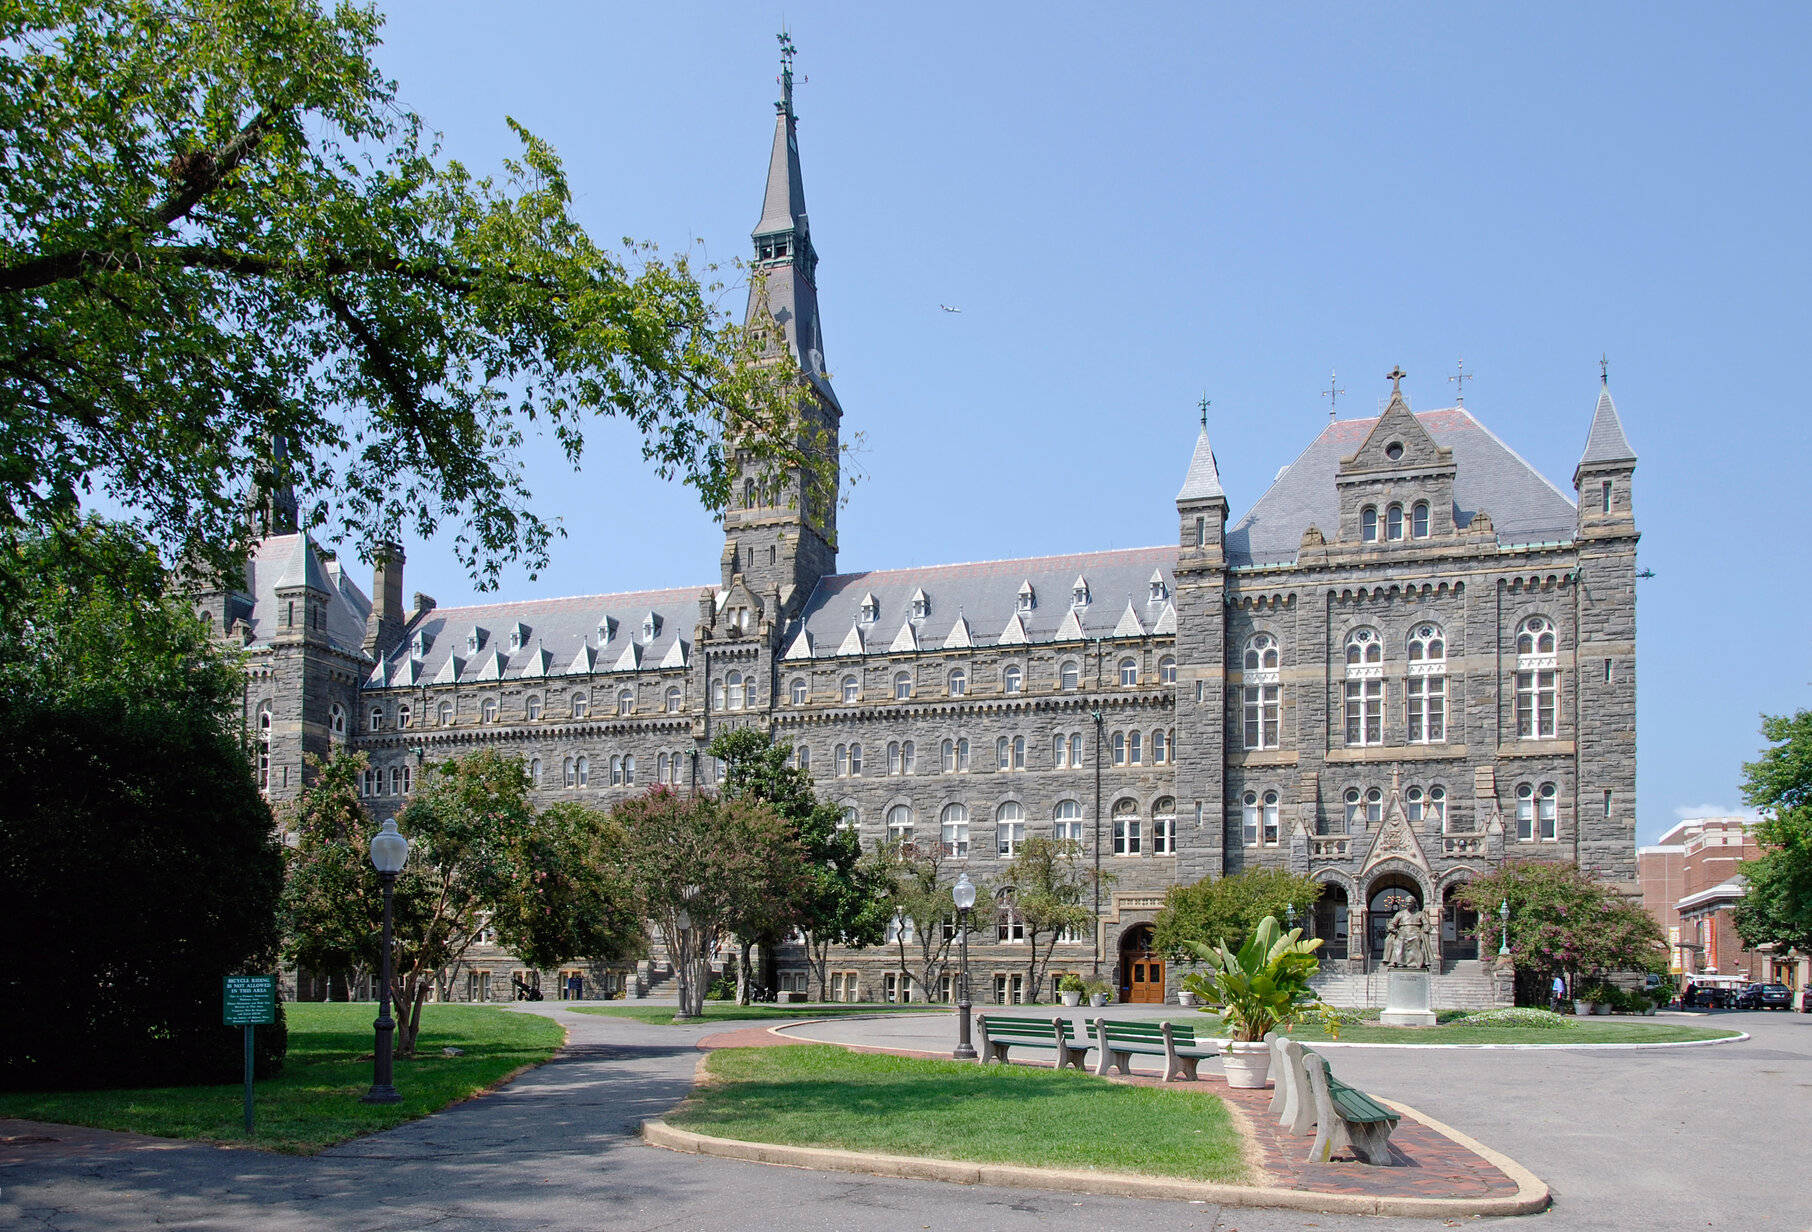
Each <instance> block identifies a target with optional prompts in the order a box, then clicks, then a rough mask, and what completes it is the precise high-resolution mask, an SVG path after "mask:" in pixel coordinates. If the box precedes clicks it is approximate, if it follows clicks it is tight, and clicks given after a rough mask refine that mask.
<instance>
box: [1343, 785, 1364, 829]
mask: <svg viewBox="0 0 1812 1232" xmlns="http://www.w3.org/2000/svg"><path fill="white" fill-rule="evenodd" d="M1340 805H1341V811H1342V821H1343V823H1344V824H1343V826H1342V832H1343V833H1346V834H1352V833H1353V832H1354V831H1356V830H1358V829H1360V828H1361V827H1363V826H1364V825H1365V795H1364V793H1363V792H1361V791H1360V790H1359V789H1358V788H1357V787H1349V788H1347V789H1346V794H1345V795H1344V796H1342V797H1341V799H1340Z"/></svg>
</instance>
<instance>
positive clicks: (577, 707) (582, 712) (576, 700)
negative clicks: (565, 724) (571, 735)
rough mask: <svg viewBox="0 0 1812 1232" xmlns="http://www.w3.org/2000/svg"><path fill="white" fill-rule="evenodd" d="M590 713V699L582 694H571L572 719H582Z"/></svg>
mask: <svg viewBox="0 0 1812 1232" xmlns="http://www.w3.org/2000/svg"><path fill="white" fill-rule="evenodd" d="M590 713H591V699H590V698H589V697H587V696H585V694H583V693H574V694H573V718H575V719H582V718H584V717H585V716H586V715H588V714H590Z"/></svg>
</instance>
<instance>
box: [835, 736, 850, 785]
mask: <svg viewBox="0 0 1812 1232" xmlns="http://www.w3.org/2000/svg"><path fill="white" fill-rule="evenodd" d="M836 758H837V777H838V778H845V777H847V776H848V775H849V746H848V745H847V744H839V745H838V746H837V752H836Z"/></svg>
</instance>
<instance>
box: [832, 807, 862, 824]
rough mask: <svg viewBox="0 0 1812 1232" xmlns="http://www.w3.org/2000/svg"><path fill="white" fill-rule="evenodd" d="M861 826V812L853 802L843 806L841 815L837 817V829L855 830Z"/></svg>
mask: <svg viewBox="0 0 1812 1232" xmlns="http://www.w3.org/2000/svg"><path fill="white" fill-rule="evenodd" d="M861 826H862V814H861V813H860V812H859V811H858V810H857V808H856V806H855V805H853V804H845V805H844V806H843V816H842V817H840V818H838V819H837V829H839V830H857V829H860V828H861Z"/></svg>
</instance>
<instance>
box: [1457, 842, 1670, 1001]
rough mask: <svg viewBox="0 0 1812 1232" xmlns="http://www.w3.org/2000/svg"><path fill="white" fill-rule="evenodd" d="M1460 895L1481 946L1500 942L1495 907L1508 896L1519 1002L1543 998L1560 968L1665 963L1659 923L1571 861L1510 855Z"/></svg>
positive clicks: (1651, 967)
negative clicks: (1470, 913)
mask: <svg viewBox="0 0 1812 1232" xmlns="http://www.w3.org/2000/svg"><path fill="white" fill-rule="evenodd" d="M1458 897H1459V899H1460V901H1461V902H1463V903H1464V904H1466V906H1468V907H1470V908H1472V909H1473V910H1474V911H1476V912H1478V917H1479V931H1478V937H1479V945H1480V947H1481V948H1483V947H1486V946H1490V947H1492V948H1493V949H1495V948H1496V945H1497V944H1498V943H1500V939H1501V935H1502V934H1501V930H1502V927H1503V925H1502V922H1501V921H1500V919H1499V916H1498V907H1499V904H1501V903H1505V902H1508V903H1509V904H1510V956H1511V959H1512V961H1514V963H1515V964H1516V999H1517V1002H1518V1003H1519V1004H1522V1005H1546V1004H1547V1001H1548V996H1549V991H1550V989H1551V988H1552V986H1553V983H1554V976H1555V975H1556V974H1560V973H1565V974H1566V975H1568V976H1569V977H1571V976H1572V975H1574V974H1587V975H1596V974H1603V973H1607V972H1612V971H1643V972H1656V973H1659V972H1663V971H1665V970H1666V969H1667V945H1666V942H1665V941H1664V940H1663V938H1662V936H1661V927H1660V925H1658V924H1656V923H1655V921H1654V919H1653V918H1652V917H1651V916H1650V915H1649V914H1648V913H1647V912H1646V911H1644V910H1642V908H1641V907H1639V906H1636V905H1635V904H1633V903H1630V902H1628V901H1627V900H1625V899H1624V898H1622V897H1620V896H1619V895H1618V894H1617V893H1616V892H1615V891H1613V890H1611V889H1610V888H1609V887H1607V886H1604V885H1601V884H1600V883H1598V882H1596V881H1593V880H1592V879H1591V878H1590V877H1588V876H1587V875H1586V874H1585V873H1583V872H1581V871H1580V869H1579V867H1578V866H1577V865H1574V864H1572V863H1566V862H1561V861H1556V860H1521V861H1513V862H1511V863H1508V864H1505V865H1504V866H1503V867H1502V868H1500V869H1498V871H1496V872H1495V873H1492V874H1491V875H1490V876H1489V877H1481V878H1479V879H1478V880H1477V881H1473V882H1469V883H1468V884H1466V885H1465V886H1463V887H1462V888H1461V889H1460V891H1459V895H1458ZM1568 983H1569V985H1571V984H1572V983H1573V981H1572V980H1571V979H1570V978H1569V980H1568Z"/></svg>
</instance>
